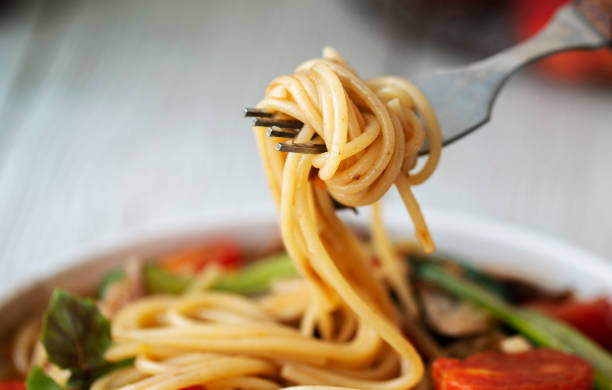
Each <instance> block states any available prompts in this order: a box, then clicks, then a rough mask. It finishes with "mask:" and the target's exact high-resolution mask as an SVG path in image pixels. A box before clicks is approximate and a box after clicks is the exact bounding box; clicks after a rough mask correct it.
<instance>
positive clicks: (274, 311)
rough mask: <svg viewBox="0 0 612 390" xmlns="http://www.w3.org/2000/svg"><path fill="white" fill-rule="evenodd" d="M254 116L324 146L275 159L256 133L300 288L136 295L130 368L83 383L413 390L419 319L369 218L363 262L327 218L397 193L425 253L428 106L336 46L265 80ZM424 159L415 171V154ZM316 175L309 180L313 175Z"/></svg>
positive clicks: (113, 352)
mask: <svg viewBox="0 0 612 390" xmlns="http://www.w3.org/2000/svg"><path fill="white" fill-rule="evenodd" d="M258 108H259V109H262V110H266V111H272V112H275V113H277V115H278V116H279V117H281V118H283V117H290V118H294V119H297V120H300V121H302V122H303V124H304V125H303V127H302V129H301V131H300V132H299V134H298V135H297V137H296V142H314V143H324V144H325V145H326V147H327V152H325V153H322V154H320V155H316V156H313V155H301V154H284V153H280V152H277V151H275V148H274V146H275V144H276V143H277V142H278V141H279V140H278V139H274V138H268V137H266V136H265V134H264V132H263V131H262V129H261V128H255V135H256V139H257V143H258V146H259V150H260V153H261V155H262V159H263V163H264V167H265V170H266V173H267V176H268V180H269V183H270V187H271V190H272V193H273V195H274V197H275V199H276V201H277V203H278V207H279V213H280V229H281V234H282V238H283V242H284V244H285V247H286V249H287V251H288V253H289V254H290V256H291V258H292V260H293V262H294V264H295V266H296V267H297V268H298V269H299V271H300V272H301V275H302V278H300V279H295V280H291V281H284V282H283V283H279V284H277V285H275V286H274V288H273V289H272V291H270V292H269V293H267V294H265V295H263V296H259V297H258V298H256V299H254V298H248V297H243V296H238V295H232V294H227V293H219V292H191V293H188V294H184V295H182V296H179V297H166V296H150V297H145V298H142V299H139V300H137V301H135V302H133V303H131V304H129V305H128V306H127V307H125V308H124V309H123V310H121V311H120V312H119V313H118V315H117V316H116V317H115V318H114V319H113V323H112V331H113V338H114V342H115V344H114V345H113V346H112V347H111V348H110V350H109V351H108V353H107V358H108V359H109V360H111V361H119V360H121V359H124V358H129V357H133V358H135V363H134V365H133V366H132V367H129V368H125V369H122V370H119V371H116V372H113V373H110V374H108V375H106V376H104V377H103V378H101V379H99V380H98V381H96V382H95V383H94V385H93V386H92V389H93V390H103V389H117V388H120V389H123V390H138V389H156V390H170V389H183V388H187V387H190V386H205V387H206V389H207V390H217V389H218V390H225V389H228V390H229V389H236V388H241V389H255V390H271V389H276V388H280V387H285V386H294V385H295V386H305V387H308V388H311V389H318V388H321V389H323V388H325V386H335V387H346V388H360V389H371V390H380V389H383V390H399V389H408V388H412V387H414V386H416V385H417V384H418V383H419V381H420V380H421V378H422V376H423V363H422V361H421V358H420V356H419V354H418V353H417V351H416V350H415V348H414V347H413V345H412V344H411V343H410V342H409V341H408V340H407V339H406V337H405V336H404V335H403V334H402V331H401V329H402V328H405V327H406V325H407V324H406V322H409V321H410V316H408V319H406V316H404V317H402V316H400V313H399V311H398V309H397V307H396V305H395V304H394V303H393V302H392V301H391V299H390V298H389V294H388V289H389V288H390V289H393V290H394V291H395V292H396V293H397V296H398V297H399V299H400V303H401V306H402V309H403V310H404V311H406V312H407V313H410V314H412V315H413V316H416V315H418V313H417V305H416V304H415V303H414V300H413V298H412V295H411V289H410V286H408V285H407V283H408V281H407V280H408V278H406V277H404V276H405V274H406V272H407V270H406V269H404V268H403V267H404V265H402V264H401V263H400V262H399V261H398V259H396V258H395V255H394V251H393V248H391V246H390V242H389V241H388V238H387V237H386V233H385V232H384V229H383V227H382V222H381V221H380V216H379V215H378V214H379V213H378V206H377V205H375V208H374V223H373V228H372V233H373V234H372V236H373V241H374V247H375V249H376V252H377V254H378V257H379V258H380V260H381V267H380V268H379V269H378V271H380V272H375V271H376V270H375V269H374V268H373V265H372V263H371V261H370V255H369V254H368V253H367V250H366V249H365V248H364V247H363V246H362V244H361V243H360V241H359V240H358V239H357V237H356V236H355V235H354V233H352V232H351V230H350V229H348V228H347V227H346V226H345V225H344V224H343V223H342V222H341V221H340V219H339V218H338V217H337V216H336V214H335V212H334V206H333V202H332V198H333V199H335V200H337V201H339V202H341V203H343V204H345V205H349V206H365V205H371V204H376V202H377V201H378V200H379V199H380V198H381V197H382V196H383V195H384V194H385V193H386V192H387V190H388V189H389V188H390V187H391V186H392V185H393V184H395V186H396V187H397V189H398V190H399V192H400V195H401V197H402V199H403V201H404V203H405V205H406V208H407V210H408V212H409V214H410V216H411V218H412V220H413V221H414V225H415V230H416V235H417V238H418V240H419V242H420V243H421V245H422V247H423V249H424V250H425V251H426V252H431V251H433V249H434V244H433V241H432V239H431V236H430V234H429V231H428V229H427V226H426V224H425V222H424V219H423V216H422V214H421V211H420V209H419V206H418V204H417V202H416V200H415V197H414V195H413V194H412V192H411V186H412V185H416V184H420V183H422V182H423V181H424V180H426V179H427V178H428V177H429V176H430V175H431V174H432V172H433V170H434V169H435V167H436V165H437V163H438V159H439V156H440V149H441V137H440V132H439V128H438V124H437V120H436V118H435V115H434V113H433V111H432V109H431V107H430V106H429V104H428V103H427V100H426V99H425V97H424V96H423V95H422V94H421V93H420V92H419V91H418V90H417V89H416V88H415V87H414V86H413V85H412V84H410V83H409V82H408V81H406V80H404V79H401V78H397V77H381V78H376V79H372V80H368V81H363V80H361V79H360V78H359V77H358V76H357V75H356V73H355V72H354V71H353V70H352V69H351V68H350V67H349V66H348V64H347V63H346V62H345V61H344V60H343V59H342V58H341V57H340V56H339V55H338V54H337V53H336V52H335V51H334V50H333V49H330V48H326V49H325V50H324V53H323V59H315V60H311V61H307V62H305V63H304V64H302V65H301V66H299V67H298V69H297V70H296V72H295V73H294V74H293V75H291V76H282V77H278V78H276V79H275V80H274V81H273V82H272V83H271V84H270V86H269V87H268V89H267V91H266V96H265V98H264V99H263V100H262V101H261V102H260V103H259V105H258ZM426 139H428V141H429V149H430V153H429V158H428V159H427V161H426V162H425V164H424V165H423V167H422V168H421V169H420V170H418V172H413V169H414V168H415V166H416V163H417V157H418V151H419V149H420V148H421V147H422V146H423V144H424V142H425V140H426ZM313 173H316V174H317V175H318V177H317V178H316V179H314V180H313V179H312V177H313Z"/></svg>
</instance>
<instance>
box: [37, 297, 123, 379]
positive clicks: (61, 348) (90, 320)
mask: <svg viewBox="0 0 612 390" xmlns="http://www.w3.org/2000/svg"><path fill="white" fill-rule="evenodd" d="M41 339H42V343H43V345H44V346H45V349H46V350H47V355H48V356H49V361H50V362H51V363H54V364H57V365H58V366H60V367H62V368H66V369H69V370H70V371H71V372H72V373H73V374H74V373H77V374H82V373H85V372H88V371H92V370H95V369H97V368H100V367H101V366H103V365H104V364H105V361H104V352H105V351H106V349H107V348H108V347H109V346H110V344H111V333H110V322H109V320H108V319H106V318H105V317H104V316H102V314H100V312H99V311H98V308H97V306H96V303H95V302H94V301H93V300H91V299H84V298H80V297H78V296H76V295H73V294H71V293H69V292H67V291H64V290H61V289H56V290H55V291H54V292H53V296H52V297H51V302H50V303H49V307H48V308H47V311H46V312H45V316H44V324H43V330H42V335H41Z"/></svg>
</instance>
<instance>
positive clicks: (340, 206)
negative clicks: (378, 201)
mask: <svg viewBox="0 0 612 390" xmlns="http://www.w3.org/2000/svg"><path fill="white" fill-rule="evenodd" d="M330 198H331V200H332V203H333V204H334V209H336V210H347V209H348V210H351V211H352V212H353V213H354V214H355V215H358V214H359V210H357V208H356V207H353V206H347V205H345V204H342V203H340V202H338V201H337V200H336V199H334V198H333V197H331V196H330Z"/></svg>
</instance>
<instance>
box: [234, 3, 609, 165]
mask: <svg viewBox="0 0 612 390" xmlns="http://www.w3.org/2000/svg"><path fill="white" fill-rule="evenodd" d="M606 46H610V47H611V48H612V0H577V1H575V2H573V3H572V4H568V5H565V6H563V7H561V8H559V10H558V11H557V12H556V14H555V16H554V17H553V18H552V19H551V21H550V22H549V23H548V24H547V25H546V26H545V27H544V28H543V29H542V30H540V31H539V32H538V34H536V35H534V36H533V37H531V38H529V39H527V40H526V41H524V42H522V43H519V44H518V45H516V46H513V47H510V48H508V49H506V50H503V51H501V52H499V53H497V54H494V55H492V56H491V57H488V58H485V59H483V60H481V61H478V62H475V63H472V64H469V65H467V66H465V67H461V68H457V69H451V70H446V71H438V72H434V73H431V74H428V75H425V76H424V77H421V78H417V79H416V80H415V81H414V83H415V84H416V85H417V86H418V87H419V88H420V89H421V91H422V92H423V93H424V94H425V96H426V97H427V98H428V99H429V102H430V103H431V105H432V107H433V109H434V111H435V112H436V115H437V116H438V121H439V122H440V127H441V129H442V139H443V141H442V142H443V145H448V144H450V143H452V142H454V141H456V140H458V139H460V138H462V137H464V136H465V135H467V134H469V133H471V132H472V131H474V130H476V129H477V128H479V127H480V126H482V125H484V124H485V123H487V122H488V121H489V119H490V118H491V110H492V108H493V103H494V102H495V99H496V97H497V95H498V94H499V91H500V90H501V87H502V86H503V85H504V83H505V82H506V80H508V78H509V77H510V76H511V75H512V74H513V73H514V72H516V71H517V70H519V69H520V68H522V67H524V66H525V65H527V64H530V63H532V62H534V61H537V60H539V59H541V58H544V57H546V56H549V55H551V54H554V53H558V52H562V51H567V50H578V49H582V50H594V49H598V48H602V47H606ZM245 116H247V117H255V120H254V122H253V126H263V127H268V131H267V135H268V136H269V137H279V138H286V139H292V138H295V136H296V135H297V134H298V133H299V131H300V128H301V127H302V123H301V122H299V121H295V120H279V119H276V118H275V114H274V113H271V112H264V111H261V110H257V109H254V108H246V109H245ZM276 150H278V151H281V152H294V153H311V154H318V153H323V152H325V151H326V148H325V145H322V144H314V143H294V142H292V141H287V142H281V143H278V144H277V145H276ZM428 152H429V146H428V143H427V142H426V143H425V145H424V146H423V147H422V148H421V150H420V151H419V155H425V154H427V153H428Z"/></svg>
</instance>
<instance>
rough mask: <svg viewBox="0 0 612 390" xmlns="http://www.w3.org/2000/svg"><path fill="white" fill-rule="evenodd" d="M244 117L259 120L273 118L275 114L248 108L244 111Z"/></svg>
mask: <svg viewBox="0 0 612 390" xmlns="http://www.w3.org/2000/svg"><path fill="white" fill-rule="evenodd" d="M244 116H246V117H257V118H272V117H273V116H274V113H272V112H266V111H263V110H260V109H258V108H251V107H247V108H245V109H244Z"/></svg>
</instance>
